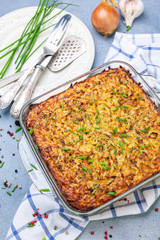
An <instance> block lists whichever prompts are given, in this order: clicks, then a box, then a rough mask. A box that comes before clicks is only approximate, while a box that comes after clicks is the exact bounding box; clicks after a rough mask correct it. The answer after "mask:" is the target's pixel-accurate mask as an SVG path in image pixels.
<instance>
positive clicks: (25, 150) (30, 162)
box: [18, 135, 55, 196]
mask: <svg viewBox="0 0 160 240" xmlns="http://www.w3.org/2000/svg"><path fill="white" fill-rule="evenodd" d="M18 150H19V154H20V157H21V159H22V162H23V165H24V167H25V169H26V171H27V173H28V175H29V177H30V178H31V180H32V182H33V183H34V185H35V186H36V188H37V189H38V190H39V191H40V192H41V193H43V194H45V195H47V196H55V193H54V192H53V191H52V190H51V188H50V186H49V185H48V183H47V181H46V179H45V177H44V176H43V173H42V171H41V169H40V166H38V164H37V163H36V161H35V159H34V156H33V154H32V152H31V149H30V147H29V145H28V143H27V140H26V137H25V136H24V135H22V137H21V140H20V141H19V143H18Z"/></svg>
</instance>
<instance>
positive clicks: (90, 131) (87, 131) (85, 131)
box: [83, 131, 91, 133]
mask: <svg viewBox="0 0 160 240" xmlns="http://www.w3.org/2000/svg"><path fill="white" fill-rule="evenodd" d="M83 132H84V133H89V132H91V131H83Z"/></svg>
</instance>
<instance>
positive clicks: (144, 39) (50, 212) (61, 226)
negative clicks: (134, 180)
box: [7, 33, 160, 240]
mask: <svg viewBox="0 0 160 240" xmlns="http://www.w3.org/2000/svg"><path fill="white" fill-rule="evenodd" d="M159 55H160V34H141V35H138V34H135V35H131V34H121V33H116V35H115V39H114V41H113V43H112V46H111V48H110V50H109V52H108V55H107V58H106V59H105V62H107V61H111V60H124V61H126V62H129V63H131V64H132V65H133V66H134V67H135V68H136V70H137V71H138V72H140V73H142V74H147V73H148V74H151V75H153V76H154V77H155V78H157V79H160V61H159ZM148 81H149V79H148ZM148 83H149V84H151V86H152V85H153V79H152V81H151V80H150V81H149V82H148ZM157 83H158V81H157ZM152 87H154V86H152ZM30 162H32V163H33V164H34V165H36V163H35V162H34V158H33V157H30ZM159 195H160V179H157V180H155V181H153V182H151V183H150V184H148V185H146V186H144V187H143V188H141V189H140V190H138V191H136V192H134V193H133V194H130V195H129V196H128V197H127V199H128V200H129V201H120V202H117V203H115V204H114V205H112V206H110V207H108V208H107V209H106V210H105V211H103V212H102V213H99V214H97V215H95V216H91V217H85V218H81V217H77V216H74V215H71V214H70V213H69V212H67V211H66V210H65V209H64V208H63V207H62V205H61V203H60V202H59V200H58V199H57V198H56V196H54V197H53V198H50V197H48V196H45V195H43V194H40V193H39V191H38V190H37V189H36V187H35V186H34V185H32V186H31V187H30V189H29V191H28V193H27V194H26V196H25V197H24V199H23V201H22V203H21V205H20V207H19V208H18V210H17V212H16V215H15V217H14V219H13V222H12V224H11V227H10V229H9V232H8V235H7V240H9V239H12V240H13V239H18V240H20V239H22V240H28V239H30V240H36V239H38V240H40V239H50V240H51V239H56V240H58V239H59V240H61V239H65V240H73V239H76V237H77V236H78V235H79V234H80V233H81V232H82V231H83V229H84V228H85V227H86V225H87V224H88V222H89V221H91V220H99V219H106V218H112V217H118V216H124V215H130V214H138V213H143V212H146V211H147V210H148V208H149V207H150V206H151V205H152V204H153V202H154V201H155V200H156V199H157V198H158V196H159ZM37 209H38V210H37ZM34 212H38V213H39V214H42V216H41V215H39V216H35V217H33V216H32V214H33V213H34ZM44 214H47V215H44ZM44 216H47V217H48V218H44ZM34 220H36V221H37V222H36V223H35V227H32V228H28V227H27V226H28V222H31V221H34ZM55 226H56V227H55ZM66 231H67V232H66Z"/></svg>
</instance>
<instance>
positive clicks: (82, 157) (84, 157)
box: [78, 156, 88, 159]
mask: <svg viewBox="0 0 160 240" xmlns="http://www.w3.org/2000/svg"><path fill="white" fill-rule="evenodd" d="M86 158H88V156H80V157H78V159H86Z"/></svg>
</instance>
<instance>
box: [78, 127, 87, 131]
mask: <svg viewBox="0 0 160 240" xmlns="http://www.w3.org/2000/svg"><path fill="white" fill-rule="evenodd" d="M84 129H86V127H80V128H78V129H77V130H76V131H77V132H80V131H83V130H84Z"/></svg>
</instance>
